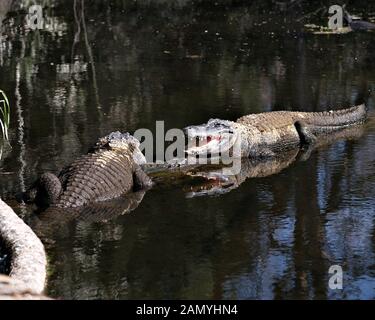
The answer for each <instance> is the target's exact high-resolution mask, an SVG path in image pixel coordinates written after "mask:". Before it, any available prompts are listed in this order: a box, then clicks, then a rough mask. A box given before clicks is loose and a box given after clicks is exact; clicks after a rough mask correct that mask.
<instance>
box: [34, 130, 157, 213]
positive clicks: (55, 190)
mask: <svg viewBox="0 0 375 320" xmlns="http://www.w3.org/2000/svg"><path fill="white" fill-rule="evenodd" d="M124 136H125V135H121V134H120V133H114V134H111V135H109V136H107V137H104V138H101V139H100V140H99V142H98V143H97V144H96V146H95V147H94V148H93V149H92V150H91V151H90V152H89V153H88V154H86V155H84V156H82V157H80V158H78V159H77V160H75V161H74V162H73V163H72V164H71V165H69V166H68V167H66V168H65V169H63V170H62V171H61V172H60V174H59V175H58V177H56V176H55V175H53V174H51V173H45V174H43V175H42V176H41V177H40V178H39V179H38V181H37V182H36V183H35V184H34V185H33V186H32V188H31V189H30V190H29V191H28V192H27V195H28V198H29V199H30V200H35V202H37V203H39V204H40V206H54V207H59V208H76V207H82V206H85V205H88V204H91V203H95V202H100V201H105V200H109V199H114V198H117V197H119V196H121V195H123V194H126V193H128V192H129V191H133V190H134V191H136V190H139V189H144V188H147V187H149V186H151V184H152V183H151V179H150V178H149V177H148V176H147V175H146V174H145V173H144V172H143V171H142V170H141V168H140V167H139V164H141V163H143V162H145V161H144V160H143V159H142V157H143V156H142V155H141V153H140V151H139V149H138V145H139V142H138V141H136V140H135V138H133V137H131V136H130V135H126V137H125V138H123V137H124ZM137 157H138V160H139V159H141V161H138V160H137ZM137 162H138V163H137Z"/></svg>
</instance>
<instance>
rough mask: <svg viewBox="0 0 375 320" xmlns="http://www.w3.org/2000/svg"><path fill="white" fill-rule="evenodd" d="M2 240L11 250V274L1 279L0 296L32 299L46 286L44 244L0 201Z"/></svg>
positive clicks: (0, 234)
mask: <svg viewBox="0 0 375 320" xmlns="http://www.w3.org/2000/svg"><path fill="white" fill-rule="evenodd" d="M0 239H1V240H2V242H3V243H4V245H5V246H6V248H7V250H8V251H9V253H10V257H11V261H10V273H9V277H8V276H5V275H2V276H1V278H0V298H5V297H8V298H10V299H13V298H16V299H17V298H20V299H22V298H25V299H29V298H31V297H32V296H35V297H34V298H36V297H37V296H39V295H40V294H41V293H42V292H43V290H44V286H45V281H46V266H47V259H46V254H45V251H44V246H43V244H42V242H41V241H40V240H39V238H38V237H37V236H36V235H35V234H34V232H33V231H32V230H31V228H30V227H29V226H28V225H26V224H25V223H24V221H23V220H22V219H21V218H19V217H18V216H17V214H16V213H15V212H14V211H13V210H12V209H11V208H10V207H9V206H8V205H7V204H6V203H4V202H3V201H2V200H0Z"/></svg>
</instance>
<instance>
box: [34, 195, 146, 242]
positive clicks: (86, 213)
mask: <svg viewBox="0 0 375 320" xmlns="http://www.w3.org/2000/svg"><path fill="white" fill-rule="evenodd" d="M145 193H146V192H145V191H144V190H141V191H137V192H131V193H128V194H126V195H124V196H122V197H120V198H117V199H114V200H108V201H102V202H97V203H93V204H90V205H87V206H84V207H81V208H79V209H77V208H69V209H67V208H57V207H50V208H48V209H47V210H46V211H43V212H40V213H38V211H36V212H35V213H38V214H35V215H32V217H31V221H30V223H31V225H32V226H33V229H34V231H35V232H36V233H37V234H38V236H40V237H42V238H50V237H52V235H53V230H55V229H56V228H59V227H61V226H62V225H65V224H66V223H68V222H70V221H73V220H76V221H83V222H88V223H94V222H104V221H109V220H112V219H115V218H116V217H118V216H121V215H125V214H127V213H129V212H131V211H133V210H135V209H136V208H137V207H138V205H139V204H140V203H141V201H142V199H143V197H144V195H145Z"/></svg>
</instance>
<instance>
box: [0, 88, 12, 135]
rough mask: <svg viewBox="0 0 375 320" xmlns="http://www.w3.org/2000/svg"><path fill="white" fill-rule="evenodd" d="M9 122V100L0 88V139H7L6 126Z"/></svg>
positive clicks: (7, 126)
mask: <svg viewBox="0 0 375 320" xmlns="http://www.w3.org/2000/svg"><path fill="white" fill-rule="evenodd" d="M9 122H10V106H9V100H8V98H7V96H6V94H5V92H4V91H3V90H0V126H1V134H2V139H5V140H8V138H9V137H8V128H9Z"/></svg>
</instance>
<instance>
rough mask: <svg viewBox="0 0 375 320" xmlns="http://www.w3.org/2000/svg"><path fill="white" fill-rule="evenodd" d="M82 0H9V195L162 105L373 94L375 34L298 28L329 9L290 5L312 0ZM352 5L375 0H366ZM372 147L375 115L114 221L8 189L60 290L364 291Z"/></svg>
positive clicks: (270, 105) (154, 194)
mask: <svg viewBox="0 0 375 320" xmlns="http://www.w3.org/2000/svg"><path fill="white" fill-rule="evenodd" d="M81 3H82V2H81V1H75V2H73V1H45V7H44V14H45V18H46V21H47V22H48V27H45V29H44V30H40V31H27V30H25V28H24V27H23V26H22V24H23V17H24V16H23V15H22V13H23V12H26V11H24V9H20V2H17V1H1V6H0V21H2V33H1V46H0V88H2V89H3V90H4V91H5V92H7V93H8V95H9V98H10V101H11V105H12V110H13V113H12V123H11V132H10V137H11V139H10V142H11V145H12V148H11V149H10V148H5V149H4V154H3V159H2V160H1V162H0V168H1V171H0V179H1V184H0V195H1V196H2V197H3V198H7V199H9V198H11V197H12V196H13V195H14V194H15V193H16V192H18V191H20V190H22V189H24V188H25V187H27V186H28V185H29V184H30V183H31V182H32V181H33V180H34V179H35V178H36V177H37V176H38V175H39V174H40V173H42V172H44V171H48V170H50V171H53V172H56V171H58V170H59V169H61V167H62V166H64V165H66V164H68V163H69V162H71V161H72V160H73V159H75V158H76V157H77V156H79V155H81V154H82V153H84V152H86V151H87V149H88V148H89V147H90V145H91V144H92V143H93V142H94V141H95V140H96V139H97V137H99V136H102V135H105V134H107V133H108V132H111V131H114V130H121V131H129V132H133V131H135V130H136V129H138V128H141V127H144V128H148V129H151V130H153V131H154V130H155V121H156V120H164V121H165V127H166V129H168V128H182V127H184V126H186V125H190V124H198V123H202V122H206V121H207V120H208V119H209V118H214V117H217V118H222V119H230V120H234V119H236V118H237V117H239V116H241V115H245V114H249V113H252V112H260V111H271V110H281V109H286V110H304V111H318V110H327V109H330V108H333V109H337V108H340V107H342V106H349V105H353V104H355V103H360V102H363V101H364V102H366V104H367V106H368V108H369V110H370V114H371V113H372V112H373V109H374V99H373V96H372V92H373V90H374V88H375V60H374V49H375V34H374V33H349V34H345V35H330V36H328V35H314V34H311V33H306V32H304V31H303V26H302V25H303V23H309V22H310V19H314V18H315V19H318V20H319V17H317V18H316V17H314V16H312V17H311V18H305V19H304V20H301V21H300V22H296V21H297V20H298V19H299V18H300V17H301V16H303V15H306V14H307V13H308V12H313V11H315V10H316V8H317V7H316V6H318V4H317V5H315V4H314V3H313V2H310V4H309V6H307V5H306V6H305V7H302V8H300V7H296V8H290V9H288V8H287V10H285V11H280V10H281V9H282V8H276V6H275V5H273V4H270V3H268V4H267V3H266V2H259V3H256V2H255V3H256V5H255V4H254V5H252V6H249V5H248V4H247V2H245V1H244V2H241V1H232V2H223V1H218V3H217V5H214V4H211V5H207V3H206V4H204V3H205V2H203V4H202V3H201V2H194V3H193V4H191V3H190V2H189V1H177V2H175V4H173V5H172V4H168V3H167V2H164V1H150V2H147V3H144V2H142V1H140V2H133V1H129V2H128V1H122V2H121V1H108V2H107V1H106V2H104V1H103V3H100V2H98V1H95V2H93V1H85V2H84V10H83V9H82V8H83V7H82V6H81ZM319 3H320V2H319ZM225 4H231V6H229V5H225ZM356 10H357V11H358V12H356V13H360V14H363V15H365V16H368V17H371V16H374V15H375V14H374V13H375V8H374V7H371V6H370V5H369V4H366V2H365V1H363V4H361V2H358V7H356ZM320 21H323V22H322V23H326V21H325V20H323V19H322V20H320ZM374 148H375V122H374V120H373V118H372V117H370V120H369V121H368V123H367V124H366V126H365V127H364V133H363V134H362V136H361V137H359V138H356V139H350V140H341V141H338V142H335V143H332V144H330V145H329V146H326V147H323V148H318V149H317V150H314V151H313V153H312V155H311V156H310V157H309V158H308V159H307V160H306V161H295V162H292V163H291V164H290V165H289V166H286V167H285V169H284V170H281V171H280V172H279V173H277V174H274V175H270V176H267V177H263V178H253V179H247V180H246V181H244V182H243V183H242V184H241V185H240V186H238V188H234V189H233V190H232V191H231V192H228V193H226V194H223V195H221V196H216V197H198V198H187V197H186V191H185V190H184V186H183V185H181V186H180V185H178V184H176V185H173V186H169V187H168V185H166V186H160V187H156V188H155V189H153V190H151V191H149V192H147V193H146V194H145V195H144V197H143V200H142V201H141V202H140V203H139V205H138V207H137V208H136V209H135V210H133V211H132V212H130V213H128V214H125V215H120V216H117V217H116V214H115V215H112V216H111V217H109V218H108V219H105V217H104V221H103V219H96V220H95V219H92V220H94V221H92V220H91V221H90V219H81V218H79V217H74V216H71V215H62V216H61V217H57V216H52V217H51V216H50V217H48V216H45V215H44V216H43V215H41V216H37V215H35V214H34V213H33V209H32V208H30V207H23V206H19V205H16V204H14V202H12V201H8V202H9V203H10V204H12V206H13V207H14V209H15V210H16V212H17V213H19V214H20V215H21V216H22V217H24V219H25V220H26V221H27V222H28V223H29V224H30V225H31V227H33V228H34V230H35V231H36V232H37V233H38V235H39V236H40V237H41V239H42V240H43V242H44V244H45V246H46V249H47V253H48V258H49V273H48V274H49V276H48V287H47V293H48V294H49V295H51V296H52V297H63V298H74V299H77V298H82V299H92V298H115V299H130V298H219V299H220V298H228V299H248V298H261V299H268V298H270V299H273V298H276V299H287V298H298V299H305V298H308V299H341V298H344V299H347V298H355V299H357V298H365V299H371V298H374V297H375V209H374V208H375V200H374V199H375V171H374V164H375V154H374ZM135 206H136V205H135ZM116 210H117V209H116ZM120 212H121V210H120V209H119V210H118V214H119V213H120ZM101 220H102V221H101ZM331 265H340V266H341V267H342V269H343V272H344V280H343V281H344V282H343V290H331V289H330V288H329V286H328V280H329V277H330V274H329V273H328V270H329V267H330V266H331Z"/></svg>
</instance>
